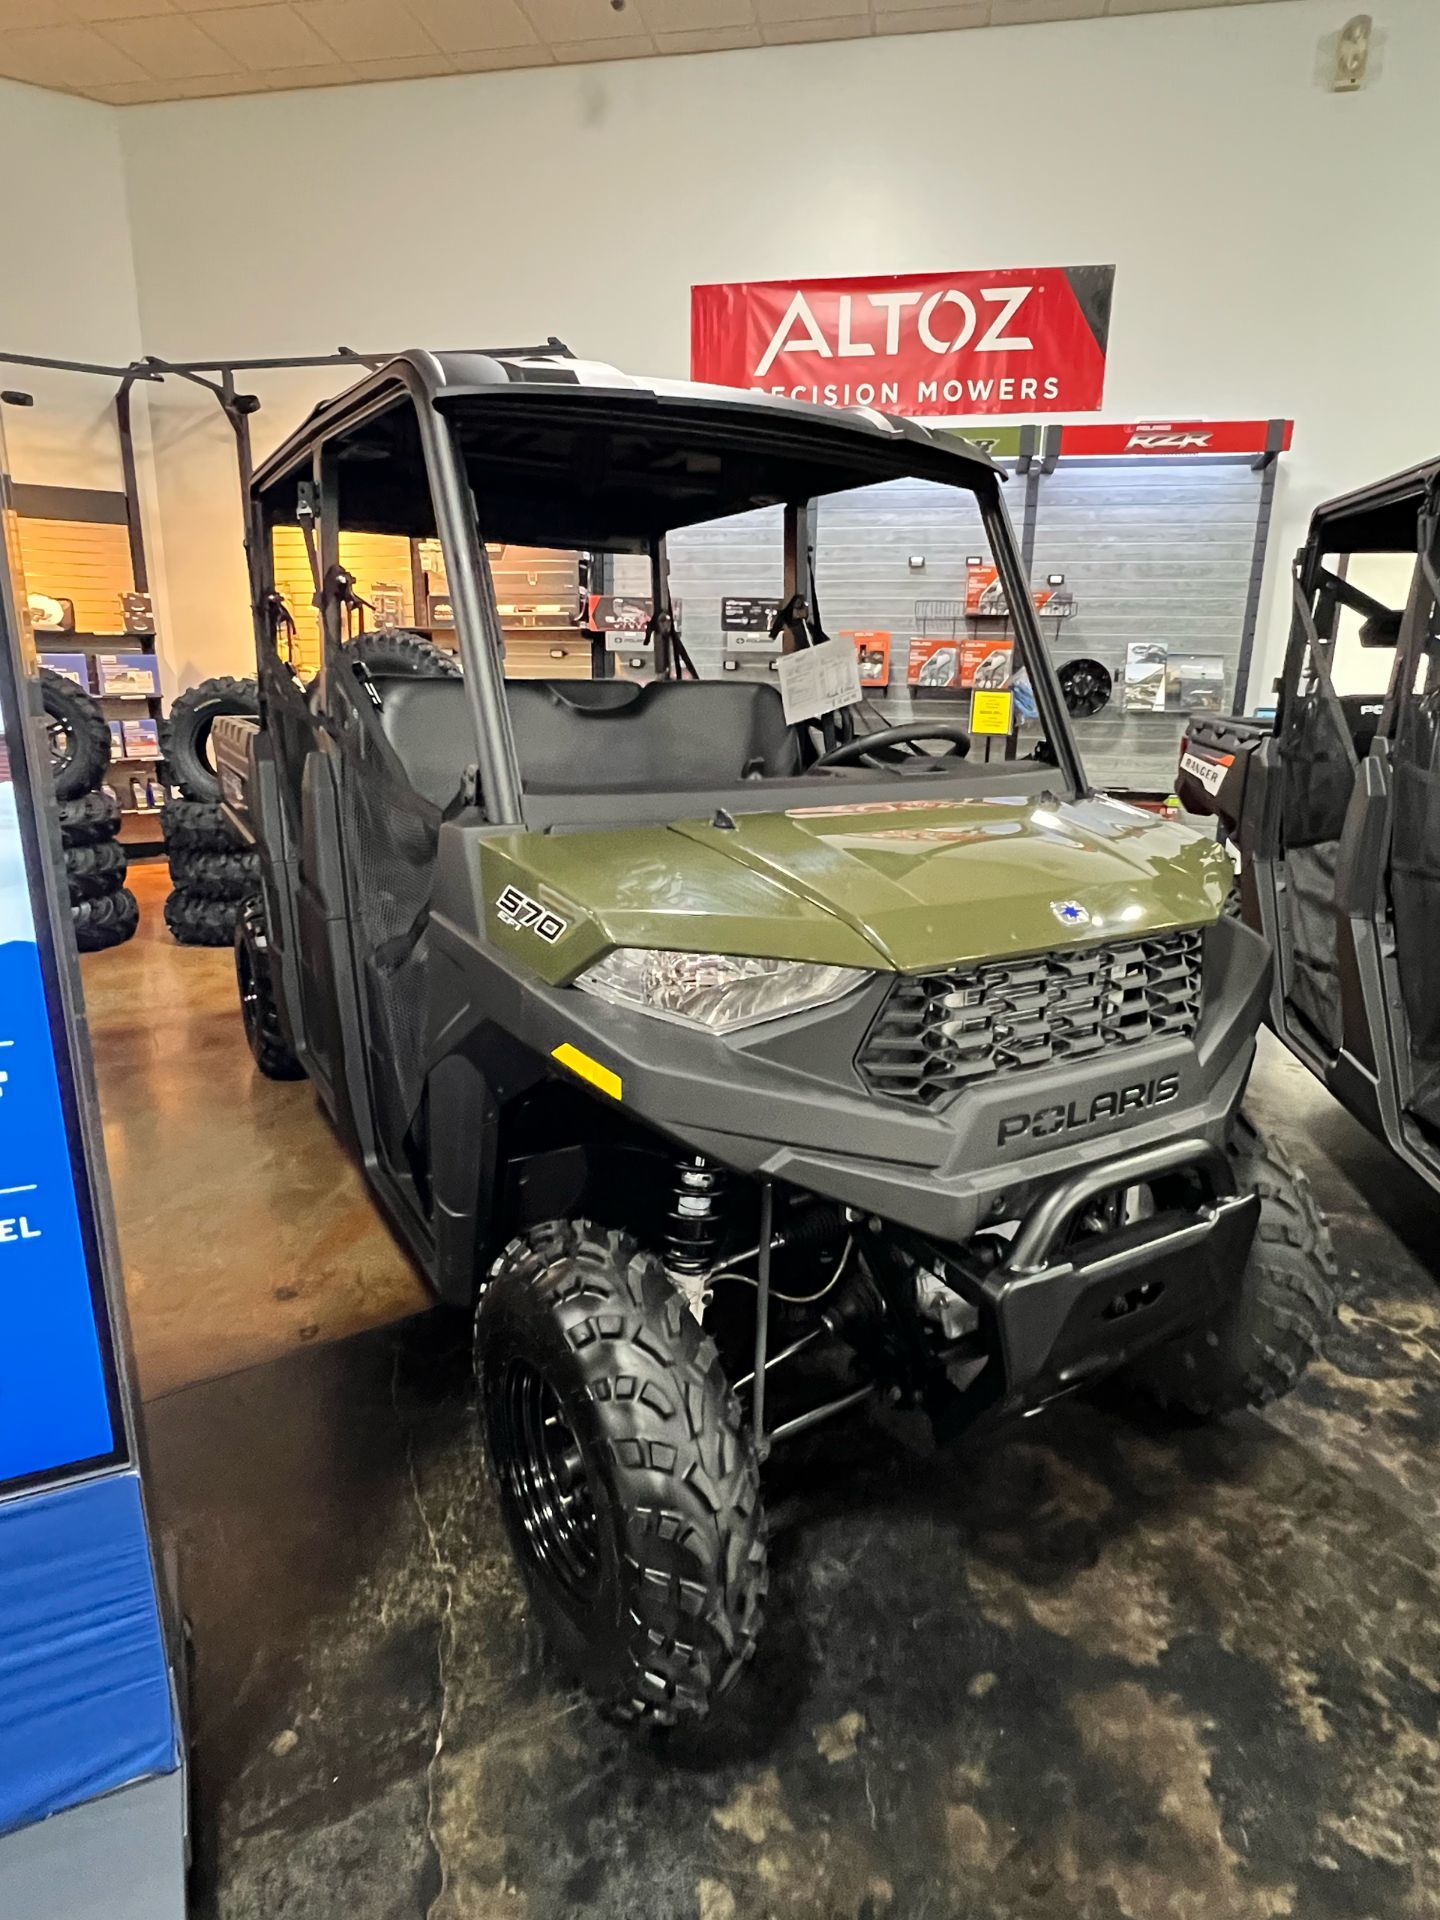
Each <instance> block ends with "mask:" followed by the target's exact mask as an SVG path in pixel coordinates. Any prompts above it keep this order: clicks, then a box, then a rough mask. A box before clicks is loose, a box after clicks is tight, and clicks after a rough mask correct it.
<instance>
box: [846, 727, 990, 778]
mask: <svg viewBox="0 0 1440 1920" xmlns="http://www.w3.org/2000/svg"><path fill="white" fill-rule="evenodd" d="M921 740H948V741H949V742H950V745H949V748H948V750H947V751H946V752H945V753H920V752H918V751H916V752H914V754H913V757H914V758H915V759H916V760H929V761H932V762H935V763H937V764H938V763H939V762H940V761H942V760H948V759H951V758H954V759H956V760H963V759H964V758H965V756H966V754H967V753H969V751H970V736H969V734H968V733H967V732H966V731H965V729H964V728H963V727H960V726H957V725H956V724H955V722H954V721H953V720H911V721H907V722H906V724H905V725H904V726H902V727H881V728H880V729H879V731H878V732H876V733H857V734H856V735H855V738H854V739H853V740H842V741H841V742H840V745H839V746H838V747H831V749H830V751H829V752H828V753H822V754H821V756H820V758H819V759H818V760H815V761H812V762H811V766H810V771H811V772H812V773H815V772H818V771H819V769H820V768H822V767H846V766H849V765H850V763H851V761H852V760H858V761H860V763H861V765H862V766H867V767H878V768H881V769H882V770H883V769H885V768H888V767H893V766H894V765H895V764H896V762H897V761H899V760H902V759H903V758H904V757H905V756H904V755H903V754H902V753H901V752H899V751H898V749H900V748H905V747H908V748H911V749H912V750H914V749H916V748H917V746H918V743H919V742H920V741H921Z"/></svg>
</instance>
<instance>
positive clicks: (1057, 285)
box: [690, 267, 1115, 420]
mask: <svg viewBox="0 0 1440 1920" xmlns="http://www.w3.org/2000/svg"><path fill="white" fill-rule="evenodd" d="M1114 285H1115V269H1114V267H1035V268H1021V267H1001V268H998V269H997V270H995V271H994V272H991V273H941V274H926V275H919V276H916V277H913V278H912V277H907V276H903V275H888V274H887V275H883V276H880V277H878V278H870V279H864V280H752V281H746V282H734V283H730V284H727V285H721V286H711V287H692V288H691V290H690V374H691V378H692V379H695V380H711V381H714V382H716V383H717V384H719V385H720V386H726V387H750V388H755V389H758V390H759V391H760V392H762V393H783V394H789V395H790V396H791V397H792V398H794V399H797V400H815V401H819V402H821V403H822V404H825V405H829V406H839V407H881V408H883V409H884V411H885V412H887V413H899V414H904V415H907V416H909V417H910V418H912V419H929V420H934V419H945V418H957V419H973V418H974V416H975V415H976V414H982V413H1029V414H1035V413H1080V412H1093V411H1094V410H1095V409H1096V408H1097V407H1099V406H1100V404H1101V402H1102V400H1103V398H1104V392H1105V347H1106V342H1107V340H1108V339H1109V334H1110V300H1111V295H1112V293H1113V291H1114Z"/></svg>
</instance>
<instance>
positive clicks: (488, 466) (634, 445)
mask: <svg viewBox="0 0 1440 1920" xmlns="http://www.w3.org/2000/svg"><path fill="white" fill-rule="evenodd" d="M387 389H395V390H397V391H399V390H400V389H406V390H408V391H409V392H411V393H412V394H414V395H415V397H416V398H417V399H418V400H419V401H420V402H421V403H422V404H429V405H431V406H433V407H434V408H435V409H436V410H437V411H438V412H439V413H440V414H441V415H443V416H444V417H445V418H446V419H448V420H449V421H450V422H451V423H452V425H453V426H454V428H455V431H456V437H457V439H458V441H459V445H460V450H461V454H462V457H463V459H464V462H465V466H466V476H467V479H468V481H469V484H470V487H471V490H472V492H473V493H474V495H475V503H476V508H477V511H478V514H479V520H480V526H481V530H482V532H483V533H484V536H485V538H486V539H487V540H511V541H515V542H518V543H522V544H536V545H548V546H574V547H590V546H594V547H640V546H643V545H644V544H645V543H646V542H647V541H649V540H650V539H653V538H654V537H656V536H657V535H659V534H663V533H666V532H668V531H669V530H670V529H671V528H674V527H681V526H688V525H691V524H693V523H694V522H696V521H702V520H715V519H720V518H723V517H724V516H726V515H728V514H734V513H744V512H746V511H748V510H749V509H751V508H755V507H766V506H774V505H776V504H780V503H783V502H786V501H805V500H809V499H812V498H814V497H816V496H817V495H821V494H827V493H839V492H845V491H848V490H850V489H852V488H855V487H866V486H874V485H877V484H879V483H880V482H883V481H886V480H897V479H904V478H907V477H909V478H917V479H925V480H935V481H938V482H940V483H942V484H945V485H949V486H960V487H967V488H973V487H975V486H976V484H977V483H978V482H980V481H982V480H984V479H985V478H986V477H987V476H988V477H992V478H993V477H995V476H999V475H1000V469H998V468H997V467H996V465H995V463H994V461H992V460H991V459H990V457H989V455H988V454H986V453H984V452H982V451H981V449H980V448H978V447H974V446H971V445H970V444H969V443H968V442H966V441H963V440H960V439H958V438H956V437H955V436H953V435H950V434H947V435H945V436H944V437H943V438H942V437H940V436H938V435H936V434H932V433H930V432H929V431H927V429H926V428H924V427H920V426H916V425H915V423H914V422H913V421H908V420H899V419H896V418H894V417H893V416H891V415H889V414H885V413H881V412H879V411H877V410H875V409H872V408H833V407H818V406H812V405H810V404H809V403H808V402H805V401H800V400H791V399H789V398H787V397H785V396H783V395H778V394H764V393H750V392H743V391H740V390H738V389H734V388H729V387H708V386H701V385H698V384H696V383H694V382H691V381H673V380H640V379H634V378H631V377H630V376H628V375H626V374H623V373H620V372H618V371H617V370H616V369H615V368H613V367H607V366H602V365H598V364H596V363H594V362H591V361H583V360H575V359H572V358H570V357H569V356H568V355H567V354H566V353H565V352H564V350H563V349H559V348H558V347H554V346H550V347H545V348H541V349H538V350H534V351H526V350H520V351H503V352H502V351H497V352H493V353H443V354H433V353H428V352H425V351H423V350H413V351H410V352H407V353H403V354H400V355H397V356H396V358H395V359H394V360H391V361H389V362H387V363H386V364H385V365H384V366H381V367H378V368H377V369H376V370H375V371H374V372H373V373H372V374H371V375H370V376H369V377H368V378H367V379H365V380H363V381H361V382H359V383H358V385H356V386H354V387H352V388H350V389H349V390H348V391H347V392H345V393H342V394H339V395H338V396H337V397H336V398H335V399H333V400H327V401H325V402H323V403H322V404H321V405H320V406H318V407H316V408H315V410H314V411H313V412H312V413H311V415H310V417H309V418H308V419H307V420H306V421H305V423H304V425H303V426H301V427H300V428H299V430H298V431H297V432H296V433H294V434H292V435H291V437H290V439H289V440H287V441H286V442H285V444H284V445H283V446H282V447H280V448H279V450H278V451H277V452H276V453H274V454H273V455H272V456H271V457H270V459H269V460H267V461H266V462H265V464H264V465H263V466H262V467H261V468H260V470H259V472H258V473H257V475H256V477H255V489H256V491H257V493H259V494H260V495H262V496H264V497H265V498H266V507H267V511H268V512H269V514H270V516H271V517H272V518H273V519H289V518H291V517H292V515H293V510H294V500H293V496H291V494H290V491H289V487H288V485H286V484H285V483H287V482H292V481H293V480H295V479H297V478H302V477H305V476H306V475H307V474H308V470H309V464H310V458H311V454H312V451H313V449H314V447H315V446H316V444H317V443H318V442H319V441H322V440H331V439H334V440H336V441H337V454H338V458H339V462H340V491H341V497H342V506H341V513H342V520H343V524H344V525H345V526H346V527H348V528H352V529H354V530H355V531H356V532H368V533H405V534H411V535H423V534H426V533H429V532H430V531H432V522H431V513H430V503H429V488H428V484H427V481H426V475H425V471H424V466H423V462H422V460H421V458H420V442H419V436H418V433H417V431H416V428H415V424H414V419H413V413H412V411H411V410H410V409H408V408H395V409H389V410H386V409H383V408H381V409H380V410H379V411H377V409H376V402H377V400H378V399H382V398H383V396H384V394H385V392H386V391H387ZM1002 477H1003V476H1002Z"/></svg>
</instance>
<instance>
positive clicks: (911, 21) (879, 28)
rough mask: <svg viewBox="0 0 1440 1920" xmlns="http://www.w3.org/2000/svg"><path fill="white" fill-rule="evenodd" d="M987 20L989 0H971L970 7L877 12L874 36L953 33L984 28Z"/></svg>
mask: <svg viewBox="0 0 1440 1920" xmlns="http://www.w3.org/2000/svg"><path fill="white" fill-rule="evenodd" d="M989 18H990V0H971V4H970V5H969V6H958V7H931V6H925V7H921V8H920V9H919V10H918V11H916V10H909V11H906V12H904V13H891V12H889V11H886V12H885V13H877V14H876V16H875V31H876V33H956V32H959V30H960V29H961V28H962V27H983V26H984V25H985V24H986V23H987V22H988V20H989Z"/></svg>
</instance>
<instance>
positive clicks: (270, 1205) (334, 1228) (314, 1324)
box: [84, 861, 428, 1396]
mask: <svg viewBox="0 0 1440 1920" xmlns="http://www.w3.org/2000/svg"><path fill="white" fill-rule="evenodd" d="M130 886H131V889H132V891H133V892H134V893H135V895H136V897H137V899H138V900H139V902H140V931H139V933H138V934H137V935H136V937H135V939H134V940H132V941H131V942H129V944H128V945H126V946H123V947H117V948H115V949H114V950H113V951H112V952H110V953H104V954H95V955H92V956H90V957H89V958H87V960H86V962H85V967H84V981H85V999H86V1007H87V1011H88V1013H89V1018H90V1025H91V1030H92V1033H93V1035H94V1041H95V1053H96V1060H97V1064H98V1068H99V1079H100V1104H101V1109H102V1112H103V1115H104V1119H105V1142H106V1147H107V1149H108V1152H109V1159H110V1179H111V1183H112V1185H113V1187H114V1190H115V1210H116V1214H117V1216H118V1219H119V1224H120V1237H121V1248H122V1252H123V1255H124V1260H125V1275H126V1286H127V1291H128V1294H129V1299H130V1320H131V1327H132V1331H133V1336H134V1342H135V1352H136V1360H137V1364H138V1367H139V1374H140V1384H141V1388H142V1390H143V1392H144V1393H145V1394H146V1395H147V1396H150V1395H154V1394H158V1393H168V1392H170V1391H171V1390H172V1389H173V1388H175V1387H180V1386H186V1385H188V1384H189V1383H190V1382H192V1381H195V1380H204V1379H209V1378H212V1377H214V1376H216V1375H219V1374H226V1373H233V1372H235V1371H236V1369H237V1368H240V1367H251V1366H255V1365H257V1364H258V1363H259V1362H261V1361H265V1360H273V1359H276V1358H278V1357H279V1356H280V1355H281V1354H285V1353H292V1352H294V1351H295V1349H296V1348H297V1347H301V1346H305V1345H308V1344H310V1343H311V1342H317V1341H324V1340H339V1339H342V1338H343V1337H344V1336H345V1335H347V1334H351V1333H359V1332H361V1331H362V1330H363V1329H364V1328H366V1327H374V1326H382V1325H384V1324H386V1323H387V1322H389V1321H392V1320H396V1319H399V1318H400V1317H401V1316H402V1315H404V1314H407V1313H417V1312H419V1311H420V1310H421V1309H422V1308H423V1307H425V1306H427V1305H428V1296H427V1295H426V1293H425V1292H424V1290H423V1288H422V1287H421V1285H420V1283H419V1281H418V1280H417V1278H416V1276H415V1274H414V1271H413V1269H412V1268H411V1267H410V1264H409V1262H408V1261H407V1260H406V1259H405V1258H404V1256H403V1255H402V1254H401V1253H400V1251H399V1249H398V1247H397V1246H396V1244H395V1242H394V1240H393V1239H392V1238H391V1237H390V1234H389V1232H388V1230H387V1229H386V1227H385V1226H384V1224H383V1222H382V1221H381V1220H380V1218H379V1216H378V1214H377V1213H376V1212H375V1210H374V1208H373V1207H372V1206H371V1204H370V1201H369V1199H368V1198H367V1197H366V1191H365V1186H364V1183H363V1181H362V1180H361V1179H360V1177H359V1175H358V1174H357V1173H356V1172H355V1169H354V1168H353V1166H352V1165H351V1164H350V1162H349V1160H348V1159H347V1158H346V1157H345V1155H344V1154H342V1153H341V1152H340V1151H339V1150H338V1149H337V1147H336V1144H335V1138H334V1135H333V1134H332V1133H331V1131H330V1128H329V1126H328V1124H327V1123H326V1122H325V1120H324V1119H322V1117H321V1115H320V1112H319V1109H318V1107H317V1106H316V1103H315V1100H314V1097H313V1095H312V1094H311V1093H310V1091H309V1089H308V1088H307V1087H306V1086H305V1085H304V1083H303V1082H301V1083H299V1084H284V1085H281V1084H275V1083H271V1082H267V1081H264V1080H262V1079H260V1077H259V1076H258V1075H257V1074H256V1073H255V1071H254V1068H253V1066H252V1064H251V1061H250V1056H249V1054H248V1053H247V1052H246V1050H245V1046H244V1042H243V1038H242V1035H241V1031H240V1026H239V1002H238V1000H237V998H236V990H235V962H234V959H233V958H232V956H231V954H230V953H229V952H228V951H221V950H213V949H207V948H200V947H180V946H177V945H176V943H175V942H174V941H173V940H172V939H171V937H170V935H169V933H168V931H167V930H166V926H165V921H164V919H163V917H162V914H163V908H164V903H165V896H166V893H167V892H168V891H169V887H170V878H169V871H168V869H167V868H166V867H165V865H164V864H163V863H162V862H158V861H146V862H145V863H143V864H142V863H140V862H138V861H137V862H136V863H135V864H134V865H132V867H131V869H130Z"/></svg>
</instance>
